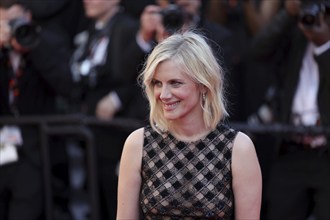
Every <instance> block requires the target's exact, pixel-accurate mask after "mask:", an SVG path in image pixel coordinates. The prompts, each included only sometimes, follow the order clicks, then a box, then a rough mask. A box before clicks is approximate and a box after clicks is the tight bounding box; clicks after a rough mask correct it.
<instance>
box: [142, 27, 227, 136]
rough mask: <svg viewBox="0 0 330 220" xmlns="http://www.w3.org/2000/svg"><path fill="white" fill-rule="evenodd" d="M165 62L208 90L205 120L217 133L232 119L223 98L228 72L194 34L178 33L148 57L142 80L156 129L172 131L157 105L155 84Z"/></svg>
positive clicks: (158, 130)
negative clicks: (175, 66) (225, 72)
mask: <svg viewBox="0 0 330 220" xmlns="http://www.w3.org/2000/svg"><path fill="white" fill-rule="evenodd" d="M165 60H171V61H174V62H175V63H176V64H177V65H178V66H179V67H180V68H181V69H182V72H183V73H185V74H187V76H188V77H189V78H190V79H192V80H193V81H194V82H195V83H196V84H199V85H202V86H203V87H204V88H205V89H206V92H205V98H201V106H202V108H203V119H204V122H205V125H206V126H207V127H209V128H211V129H214V128H215V127H216V126H217V124H218V123H219V121H220V120H221V119H223V118H225V117H226V116H227V115H228V113H227V111H226V108H225V100H224V96H223V75H224V72H223V69H222V67H221V66H220V65H219V62H218V61H217V59H216V58H215V56H214V54H213V52H212V49H211V47H210V46H209V44H208V43H207V39H206V38H205V36H204V35H202V34H200V33H197V32H196V31H191V30H190V31H187V32H184V33H176V34H174V35H172V36H170V37H168V38H167V39H165V40H164V41H162V42H160V43H159V44H158V45H157V46H156V47H155V48H154V49H153V51H152V52H151V54H150V55H149V56H148V59H147V61H146V63H145V65H144V68H143V71H142V73H141V74H140V76H139V79H140V82H141V83H142V86H143V88H144V91H145V94H146V96H147V98H148V101H149V105H150V106H149V107H150V115H149V120H150V124H151V126H152V127H153V129H155V130H156V131H157V132H159V133H162V132H166V131H168V127H169V124H168V121H167V120H166V119H165V117H164V114H163V110H162V108H161V106H160V105H159V104H157V99H156V97H155V95H154V89H153V84H152V79H153V77H154V73H155V70H156V68H157V66H158V65H159V64H160V63H162V62H164V61H165ZM201 97H203V95H201Z"/></svg>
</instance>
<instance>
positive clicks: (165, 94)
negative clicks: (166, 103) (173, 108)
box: [160, 85, 171, 99]
mask: <svg viewBox="0 0 330 220" xmlns="http://www.w3.org/2000/svg"><path fill="white" fill-rule="evenodd" d="M170 97H171V92H170V90H169V89H168V87H167V86H165V85H164V86H163V87H162V89H161V91H160V99H168V98H170Z"/></svg>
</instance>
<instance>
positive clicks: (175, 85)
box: [171, 81, 182, 87]
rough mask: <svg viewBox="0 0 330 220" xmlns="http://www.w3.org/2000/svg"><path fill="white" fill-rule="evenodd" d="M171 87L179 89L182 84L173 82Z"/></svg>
mask: <svg viewBox="0 0 330 220" xmlns="http://www.w3.org/2000/svg"><path fill="white" fill-rule="evenodd" d="M171 85H172V86H174V87H179V86H181V85H182V83H181V82H179V81H172V82H171Z"/></svg>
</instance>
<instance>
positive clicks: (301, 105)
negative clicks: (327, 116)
mask: <svg viewBox="0 0 330 220" xmlns="http://www.w3.org/2000/svg"><path fill="white" fill-rule="evenodd" d="M329 48H330V41H328V42H327V43H325V44H323V45H321V46H319V47H316V46H315V45H314V44H312V43H309V44H308V46H307V48H306V52H305V55H304V58H303V63H302V66H301V69H300V77H299V82H298V87H297V90H296V93H295V96H294V100H293V105H292V113H293V115H294V121H293V123H294V124H295V125H300V124H302V125H315V124H316V122H317V120H318V119H319V116H320V113H319V109H318V105H317V94H318V89H319V69H318V66H317V63H316V61H315V60H314V57H313V56H314V55H320V54H322V53H324V52H325V51H326V50H328V49H329Z"/></svg>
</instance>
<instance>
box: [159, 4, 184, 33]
mask: <svg viewBox="0 0 330 220" xmlns="http://www.w3.org/2000/svg"><path fill="white" fill-rule="evenodd" d="M160 13H161V15H162V17H163V25H164V27H165V30H166V31H167V32H168V33H169V34H173V33H175V32H177V31H178V30H180V28H181V27H182V25H183V23H184V13H183V10H182V9H181V8H180V7H179V6H177V5H176V4H173V3H170V4H169V5H168V6H167V7H166V8H164V9H163V10H162V11H161V12H160Z"/></svg>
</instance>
